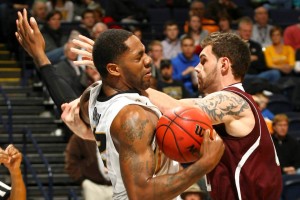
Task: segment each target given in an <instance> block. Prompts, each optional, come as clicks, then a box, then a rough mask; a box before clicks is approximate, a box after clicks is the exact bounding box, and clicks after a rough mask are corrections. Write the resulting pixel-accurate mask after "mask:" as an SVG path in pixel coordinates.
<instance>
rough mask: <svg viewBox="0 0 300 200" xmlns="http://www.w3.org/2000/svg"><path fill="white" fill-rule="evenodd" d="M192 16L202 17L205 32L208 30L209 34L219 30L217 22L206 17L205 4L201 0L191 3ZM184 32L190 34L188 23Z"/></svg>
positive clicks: (190, 11) (190, 12)
mask: <svg viewBox="0 0 300 200" xmlns="http://www.w3.org/2000/svg"><path fill="white" fill-rule="evenodd" d="M191 15H198V16H199V17H200V19H201V23H202V28H203V30H207V31H208V32H209V33H212V32H216V31H218V30H219V27H218V25H217V23H216V21H214V20H212V19H209V18H206V17H205V15H206V10H205V4H204V3H203V2H202V1H201V0H193V1H192V2H191V4H190V9H189V16H191ZM184 31H185V32H188V23H186V24H185V28H184Z"/></svg>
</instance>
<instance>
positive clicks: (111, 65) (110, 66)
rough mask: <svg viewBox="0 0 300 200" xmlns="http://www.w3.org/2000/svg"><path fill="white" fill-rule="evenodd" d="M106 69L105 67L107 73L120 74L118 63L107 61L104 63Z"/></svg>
mask: <svg viewBox="0 0 300 200" xmlns="http://www.w3.org/2000/svg"><path fill="white" fill-rule="evenodd" d="M106 69H107V71H108V73H109V74H111V75H113V76H119V75H120V67H119V65H117V64H115V63H108V64H107V65H106Z"/></svg>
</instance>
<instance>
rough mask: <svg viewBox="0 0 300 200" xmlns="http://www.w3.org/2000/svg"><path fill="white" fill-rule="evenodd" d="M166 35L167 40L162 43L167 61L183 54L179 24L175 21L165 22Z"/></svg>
mask: <svg viewBox="0 0 300 200" xmlns="http://www.w3.org/2000/svg"><path fill="white" fill-rule="evenodd" d="M164 34H165V36H166V38H165V39H164V40H163V41H162V42H161V44H162V47H163V55H164V58H166V59H172V58H174V57H176V56H177V55H178V54H179V53H181V47H180V40H179V37H178V36H179V27H178V24H177V23H176V22H174V21H167V22H165V25H164Z"/></svg>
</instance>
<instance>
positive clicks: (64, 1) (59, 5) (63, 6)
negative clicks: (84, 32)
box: [46, 0, 74, 22]
mask: <svg viewBox="0 0 300 200" xmlns="http://www.w3.org/2000/svg"><path fill="white" fill-rule="evenodd" d="M46 4H47V8H48V12H51V11H53V10H58V11H60V12H61V14H62V18H61V20H62V21H65V22H71V21H73V17H74V4H73V2H72V1H70V0H48V1H47V3H46Z"/></svg>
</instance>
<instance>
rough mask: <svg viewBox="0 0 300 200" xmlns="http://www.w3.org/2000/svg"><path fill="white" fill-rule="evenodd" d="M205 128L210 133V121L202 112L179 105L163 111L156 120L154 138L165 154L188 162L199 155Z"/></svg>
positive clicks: (181, 161) (182, 161)
mask: <svg viewBox="0 0 300 200" xmlns="http://www.w3.org/2000/svg"><path fill="white" fill-rule="evenodd" d="M206 129H210V133H212V129H213V128H212V123H211V121H210V119H209V118H208V116H207V115H206V114H205V113H204V112H202V111H201V110H200V109H198V108H195V107H184V106H181V107H177V108H175V109H173V110H170V111H169V112H166V113H164V115H163V116H162V117H161V118H160V119H159V120H158V123H157V126H156V139H157V143H158V146H159V147H160V149H161V150H162V152H163V153H164V154H165V155H166V156H168V157H169V158H171V159H173V160H176V161H178V162H180V163H190V162H194V161H196V160H197V159H199V157H200V146H201V143H202V141H203V134H204V132H205V130H206Z"/></svg>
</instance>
